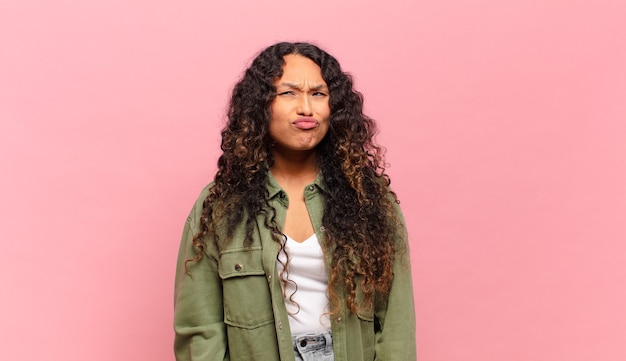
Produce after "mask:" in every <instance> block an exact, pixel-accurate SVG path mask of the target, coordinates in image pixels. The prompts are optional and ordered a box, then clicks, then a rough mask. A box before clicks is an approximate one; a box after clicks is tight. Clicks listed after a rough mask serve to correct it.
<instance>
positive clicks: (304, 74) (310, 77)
mask: <svg viewBox="0 0 626 361" xmlns="http://www.w3.org/2000/svg"><path fill="white" fill-rule="evenodd" d="M283 59H284V60H285V64H284V65H283V75H282V76H281V77H280V78H279V79H276V81H277V82H278V81H280V82H289V83H314V84H326V82H325V81H324V78H322V69H320V67H319V65H317V64H315V62H314V61H313V60H311V59H309V58H307V57H304V56H302V55H297V54H289V55H285V56H284V58H283Z"/></svg>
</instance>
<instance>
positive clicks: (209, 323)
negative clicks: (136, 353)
mask: <svg viewBox="0 0 626 361" xmlns="http://www.w3.org/2000/svg"><path fill="white" fill-rule="evenodd" d="M203 195H205V192H203V194H202V195H201V197H200V199H199V200H198V202H196V205H195V207H194V208H193V210H192V211H191V214H190V215H189V217H188V218H187V222H186V223H185V227H184V230H183V236H182V241H181V245H180V251H179V254H178V263H177V266H176V285H175V296H174V331H175V339H174V353H175V355H176V360H177V361H200V360H202V361H214V360H215V361H224V360H229V357H228V343H227V339H226V326H225V324H224V310H223V305H222V302H223V301H222V284H221V279H220V277H219V274H218V272H217V261H216V260H215V258H213V257H211V256H210V255H209V254H208V253H209V252H205V254H204V256H203V257H202V259H200V260H199V261H194V262H188V263H187V265H188V271H189V273H187V272H186V270H185V261H186V260H188V259H191V258H193V257H195V256H196V254H197V248H196V247H194V245H193V236H194V234H196V233H198V232H199V219H200V214H201V212H202V199H203ZM211 246H212V245H209V244H207V248H209V247H211Z"/></svg>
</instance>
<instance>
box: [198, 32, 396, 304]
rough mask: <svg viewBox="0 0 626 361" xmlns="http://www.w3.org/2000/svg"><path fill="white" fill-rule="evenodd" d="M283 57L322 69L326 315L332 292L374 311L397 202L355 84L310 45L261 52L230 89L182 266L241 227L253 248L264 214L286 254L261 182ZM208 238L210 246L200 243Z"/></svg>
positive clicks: (387, 278) (386, 279)
mask: <svg viewBox="0 0 626 361" xmlns="http://www.w3.org/2000/svg"><path fill="white" fill-rule="evenodd" d="M288 54H298V55H301V56H304V57H307V58H309V59H311V60H312V61H313V62H315V63H316V64H317V65H319V67H320V68H321V72H322V77H323V78H324V81H326V84H327V85H328V89H329V94H330V99H329V102H330V110H331V115H330V120H329V122H330V127H329V131H328V133H327V134H326V136H325V138H324V139H323V140H322V141H321V143H320V144H319V145H318V147H317V149H316V151H317V153H316V154H317V161H318V166H319V168H320V171H321V172H322V175H323V182H324V189H326V191H325V192H324V193H323V196H324V197H325V200H326V207H325V209H324V215H323V219H322V223H323V225H324V227H325V229H326V238H327V241H328V242H330V243H331V244H332V247H330V249H331V250H332V254H331V256H332V266H331V267H330V269H329V270H328V272H329V286H328V294H329V298H330V303H331V314H337V312H338V310H339V306H340V305H339V304H338V300H339V296H340V295H339V294H338V292H345V294H344V295H342V296H344V297H345V300H346V306H347V307H348V308H349V309H350V310H351V311H352V312H357V311H358V310H359V309H369V310H371V309H372V307H373V303H374V299H375V297H377V296H379V295H381V294H382V295H384V294H387V293H388V292H389V289H390V287H391V283H392V280H393V271H392V265H393V260H394V257H395V254H396V251H397V250H396V247H397V245H396V243H395V241H394V235H395V234H396V232H397V229H398V224H397V223H398V222H399V220H398V218H397V217H396V213H395V211H394V209H393V208H394V207H393V202H394V201H396V196H395V194H394V193H393V192H392V191H390V189H389V183H390V181H389V177H388V176H387V175H386V174H385V168H384V159H383V148H381V147H380V146H378V145H376V144H375V143H374V140H373V137H374V135H375V134H376V131H377V130H376V125H375V123H374V121H373V120H372V119H371V118H369V117H367V116H366V115H365V114H363V97H362V95H361V94H360V93H359V92H357V91H356V90H354V89H353V81H352V77H351V76H350V75H349V74H348V73H345V72H343V71H342V70H341V67H340V65H339V63H338V62H337V60H336V59H335V58H333V57H332V56H331V55H329V54H328V53H326V52H325V51H323V50H321V49H320V48H318V47H317V46H315V45H312V44H308V43H279V44H275V45H272V46H270V47H268V48H266V49H265V50H263V51H262V52H261V53H260V54H259V55H258V56H257V57H256V58H255V59H254V60H253V62H252V64H251V65H250V67H249V68H248V69H247V70H246V71H245V74H244V75H243V77H242V79H241V80H240V81H239V82H238V83H237V84H236V85H235V87H234V89H233V92H232V96H231V99H230V103H229V108H228V122H227V124H226V126H225V128H224V129H223V130H222V143H221V149H222V151H223V153H222V155H221V156H220V157H219V160H218V171H217V174H216V175H215V179H214V185H213V186H212V187H211V189H210V191H209V195H208V197H207V198H206V200H205V202H204V206H203V212H202V218H201V232H200V233H199V234H197V235H196V236H195V238H194V244H195V246H196V247H197V248H198V249H199V252H198V253H197V256H196V257H195V258H193V259H191V260H189V261H188V262H191V261H197V260H199V259H201V258H202V255H203V251H204V242H206V239H212V241H213V242H216V243H217V247H218V248H222V247H223V246H224V245H226V244H228V242H229V240H230V238H232V236H233V233H234V231H235V229H236V228H237V227H238V226H240V225H241V223H242V222H244V219H245V222H246V223H245V230H246V232H247V235H248V236H247V237H246V240H248V242H249V240H250V239H252V237H251V234H252V232H253V231H254V228H255V227H256V219H257V217H256V216H257V215H263V216H264V219H265V226H266V227H268V228H269V229H270V230H271V231H272V234H273V238H274V240H275V241H276V242H278V243H279V244H281V250H282V247H283V246H284V244H283V242H284V241H283V237H282V233H281V230H280V227H279V225H278V224H277V222H276V211H275V210H274V209H273V208H272V207H271V206H270V204H269V202H268V197H269V196H268V192H267V189H266V179H267V174H268V171H269V169H270V168H271V166H272V164H273V158H272V154H271V152H270V146H271V143H272V140H271V139H270V134H269V124H270V119H271V115H270V104H271V102H272V100H273V99H274V98H275V96H276V89H275V87H274V81H275V79H277V78H280V76H281V75H282V67H283V65H284V56H285V55H288ZM218 224H219V227H225V232H224V233H223V234H225V235H226V237H225V239H219V238H218V237H217V234H216V232H215V230H216V229H217V227H218ZM209 234H210V235H211V237H210V238H207V237H205V235H209ZM283 282H285V281H284V280H283ZM357 284H358V285H359V286H360V288H361V290H362V292H363V301H362V304H357V301H356V290H357Z"/></svg>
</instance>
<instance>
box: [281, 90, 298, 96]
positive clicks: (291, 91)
mask: <svg viewBox="0 0 626 361" xmlns="http://www.w3.org/2000/svg"><path fill="white" fill-rule="evenodd" d="M295 94H296V93H295V92H294V91H293V90H287V91H284V92H280V93H278V95H295Z"/></svg>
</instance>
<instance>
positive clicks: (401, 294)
mask: <svg viewBox="0 0 626 361" xmlns="http://www.w3.org/2000/svg"><path fill="white" fill-rule="evenodd" d="M396 210H397V214H398V221H399V224H398V232H397V233H396V244H397V255H396V260H395V262H394V266H393V273H394V279H393V284H392V286H391V291H390V293H389V297H388V298H387V300H386V302H381V303H380V304H379V305H378V306H377V309H376V310H375V312H376V313H375V317H376V319H377V321H378V322H379V327H378V328H379V330H378V332H377V333H376V360H377V361H415V360H416V359H417V351H416V345H415V343H416V342H415V308H414V302H413V283H412V277H411V265H410V260H409V258H410V254H409V245H408V236H407V232H406V227H405V223H404V217H403V215H402V212H401V210H400V207H399V206H398V205H397V204H396Z"/></svg>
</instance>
